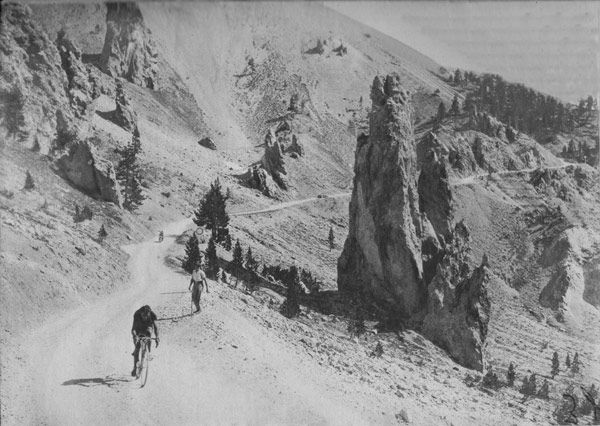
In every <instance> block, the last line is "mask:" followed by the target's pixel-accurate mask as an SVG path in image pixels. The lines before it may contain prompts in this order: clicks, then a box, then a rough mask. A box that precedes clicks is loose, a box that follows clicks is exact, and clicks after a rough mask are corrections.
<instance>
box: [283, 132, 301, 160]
mask: <svg viewBox="0 0 600 426" xmlns="http://www.w3.org/2000/svg"><path fill="white" fill-rule="evenodd" d="M285 152H286V153H287V154H290V157H292V158H296V157H302V156H303V155H304V146H303V145H302V144H301V143H300V142H298V137H297V136H296V135H292V143H291V144H290V146H288V147H287V148H286V149H285Z"/></svg>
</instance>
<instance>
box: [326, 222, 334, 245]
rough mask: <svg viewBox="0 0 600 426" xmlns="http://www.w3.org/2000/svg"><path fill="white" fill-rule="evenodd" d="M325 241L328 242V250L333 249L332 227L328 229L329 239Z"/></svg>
mask: <svg viewBox="0 0 600 426" xmlns="http://www.w3.org/2000/svg"><path fill="white" fill-rule="evenodd" d="M327 241H328V242H329V250H330V251H331V250H332V249H333V248H335V235H333V226H330V227H329V237H328V238H327Z"/></svg>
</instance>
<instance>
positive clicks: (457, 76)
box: [454, 68, 463, 83]
mask: <svg viewBox="0 0 600 426" xmlns="http://www.w3.org/2000/svg"><path fill="white" fill-rule="evenodd" d="M462 81H463V79H462V74H461V72H460V70H459V69H458V68H457V69H456V71H454V82H455V83H462Z"/></svg>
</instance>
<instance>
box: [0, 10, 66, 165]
mask: <svg viewBox="0 0 600 426" xmlns="http://www.w3.org/2000/svg"><path fill="white" fill-rule="evenodd" d="M0 63H2V73H1V75H0V99H1V100H2V101H1V102H0V114H1V115H2V117H5V118H6V119H5V120H3V122H4V125H5V126H6V127H7V130H8V134H9V137H14V139H15V140H17V141H18V142H19V143H22V144H23V145H25V146H27V147H28V148H33V149H37V150H39V151H40V152H41V153H42V154H48V153H49V152H50V151H52V150H53V148H54V146H53V143H54V140H55V134H56V111H57V110H60V109H62V110H64V111H65V113H66V114H67V115H71V113H70V111H69V109H70V108H69V101H68V99H67V95H66V88H67V87H68V82H67V77H66V75H65V73H64V71H63V69H62V66H61V58H60V55H59V53H58V50H57V49H56V46H55V45H54V43H53V42H52V41H50V39H49V38H48V36H47V35H46V33H45V32H44V31H43V29H42V28H41V27H40V26H39V25H38V24H37V23H36V22H35V21H34V20H33V19H32V18H31V9H30V8H29V7H28V6H26V5H22V4H17V3H11V4H5V5H3V7H2V31H0Z"/></svg>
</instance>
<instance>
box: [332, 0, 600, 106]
mask: <svg viewBox="0 0 600 426" xmlns="http://www.w3.org/2000/svg"><path fill="white" fill-rule="evenodd" d="M325 5H326V6H328V7H330V8H332V9H335V10H337V11H338V12H341V13H343V14H345V15H347V16H349V17H351V18H353V19H355V20H357V21H360V22H362V23H364V24H366V25H369V26H371V27H373V28H375V29H377V30H379V31H381V32H383V33H385V34H388V35H390V36H392V37H394V38H396V39H397V40H400V41H402V42H403V43H405V44H407V45H409V46H411V47H413V48H415V49H416V50H418V51H420V52H421V53H424V54H426V55H427V56H429V57H431V58H432V59H434V60H436V61H437V62H439V63H440V64H441V65H444V66H447V67H458V68H461V69H465V68H466V69H470V70H474V71H479V72H493V73H497V74H500V75H501V76H502V77H504V78H505V79H506V80H509V81H514V82H520V83H524V84H526V85H528V86H531V87H533V88H535V89H537V90H540V91H542V92H545V93H548V94H550V95H553V96H556V97H558V98H560V99H562V100H564V101H568V102H577V100H578V99H580V98H584V97H587V96H588V95H590V94H591V95H594V96H599V92H600V35H599V32H600V29H599V26H600V24H599V13H600V12H599V11H600V2H597V1H583V2H582V1H574V2H561V1H550V2H548V1H543V2H540V1H523V2H508V1H498V2H492V1H484V2H468V1H452V2H450V1H424V2H423V1H422V2H416V1H400V2H393V1H350V2H337V1H336V2H325Z"/></svg>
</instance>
